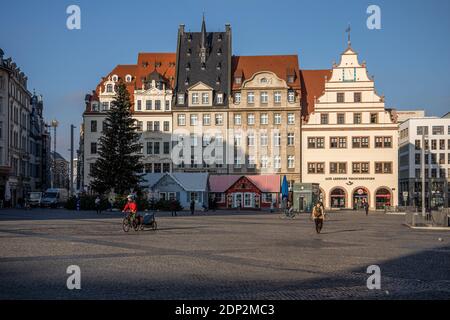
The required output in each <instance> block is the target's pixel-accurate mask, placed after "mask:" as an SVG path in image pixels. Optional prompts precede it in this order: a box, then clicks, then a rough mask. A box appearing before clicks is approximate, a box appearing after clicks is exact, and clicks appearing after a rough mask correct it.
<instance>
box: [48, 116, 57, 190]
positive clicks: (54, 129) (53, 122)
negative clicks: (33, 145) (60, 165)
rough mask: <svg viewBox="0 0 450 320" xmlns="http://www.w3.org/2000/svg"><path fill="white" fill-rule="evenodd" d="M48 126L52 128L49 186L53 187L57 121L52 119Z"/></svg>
mask: <svg viewBox="0 0 450 320" xmlns="http://www.w3.org/2000/svg"><path fill="white" fill-rule="evenodd" d="M50 126H51V127H52V128H53V163H52V165H51V166H50V172H51V178H52V179H51V187H52V188H53V186H54V183H55V171H56V128H57V127H58V121H57V120H52V122H51V123H50Z"/></svg>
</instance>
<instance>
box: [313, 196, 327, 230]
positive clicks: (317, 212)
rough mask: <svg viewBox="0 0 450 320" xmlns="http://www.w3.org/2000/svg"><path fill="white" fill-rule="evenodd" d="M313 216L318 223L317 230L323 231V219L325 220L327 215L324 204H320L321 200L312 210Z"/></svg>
mask: <svg viewBox="0 0 450 320" xmlns="http://www.w3.org/2000/svg"><path fill="white" fill-rule="evenodd" d="M311 218H312V219H313V220H314V223H315V225H316V232H317V233H320V232H321V231H322V227H323V221H324V220H325V215H324V213H323V209H322V206H321V205H320V203H319V202H318V203H317V204H316V205H315V206H314V208H313V210H312V214H311Z"/></svg>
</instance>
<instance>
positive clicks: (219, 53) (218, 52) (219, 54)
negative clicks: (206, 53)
mask: <svg viewBox="0 0 450 320" xmlns="http://www.w3.org/2000/svg"><path fill="white" fill-rule="evenodd" d="M217 55H218V56H221V55H222V49H221V48H219V49H218V50H217Z"/></svg>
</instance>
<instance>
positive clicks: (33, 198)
mask: <svg viewBox="0 0 450 320" xmlns="http://www.w3.org/2000/svg"><path fill="white" fill-rule="evenodd" d="M41 200H42V192H28V197H27V199H26V204H27V205H28V206H30V207H40V206H41Z"/></svg>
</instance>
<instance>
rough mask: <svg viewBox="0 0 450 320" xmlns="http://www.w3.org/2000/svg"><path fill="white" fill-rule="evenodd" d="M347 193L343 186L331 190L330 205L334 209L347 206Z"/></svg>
mask: <svg viewBox="0 0 450 320" xmlns="http://www.w3.org/2000/svg"><path fill="white" fill-rule="evenodd" d="M346 198H347V197H346V193H345V190H344V189H342V188H339V187H338V188H334V189H333V190H331V192H330V207H331V208H333V209H341V208H345V206H346Z"/></svg>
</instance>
